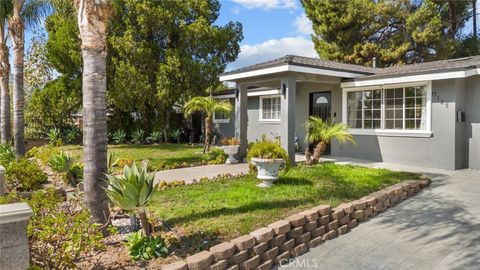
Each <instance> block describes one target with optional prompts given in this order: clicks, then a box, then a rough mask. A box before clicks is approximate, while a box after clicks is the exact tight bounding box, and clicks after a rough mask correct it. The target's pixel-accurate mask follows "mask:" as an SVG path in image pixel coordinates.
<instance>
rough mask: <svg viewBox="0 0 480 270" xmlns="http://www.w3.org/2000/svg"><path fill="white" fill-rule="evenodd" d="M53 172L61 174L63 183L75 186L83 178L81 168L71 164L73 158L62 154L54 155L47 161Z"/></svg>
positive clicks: (77, 164) (76, 164)
mask: <svg viewBox="0 0 480 270" xmlns="http://www.w3.org/2000/svg"><path fill="white" fill-rule="evenodd" d="M48 166H50V168H52V170H53V171H55V172H58V173H62V174H63V179H64V181H65V183H67V184H69V185H71V186H76V185H77V184H78V183H79V182H80V181H81V179H82V178H83V166H82V165H81V164H79V163H75V162H73V158H72V157H70V156H69V155H67V154H66V153H64V152H61V153H60V154H58V155H54V156H52V157H51V158H50V160H49V161H48Z"/></svg>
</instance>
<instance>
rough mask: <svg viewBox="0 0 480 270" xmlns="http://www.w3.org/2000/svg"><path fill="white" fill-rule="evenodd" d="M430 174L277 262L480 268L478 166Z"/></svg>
mask: <svg viewBox="0 0 480 270" xmlns="http://www.w3.org/2000/svg"><path fill="white" fill-rule="evenodd" d="M429 176H430V177H431V178H432V180H433V182H432V184H431V186H430V187H429V188H426V189H424V190H423V191H421V192H420V193H419V194H417V195H416V196H414V197H412V198H409V199H408V200H406V201H404V202H402V203H400V204H399V205H397V206H395V207H393V208H391V209H388V210H387V211H386V212H384V213H382V214H381V215H379V216H377V217H375V218H373V219H371V220H369V221H367V222H364V223H361V224H360V225H359V226H358V227H356V228H354V229H353V230H352V231H351V232H350V233H348V234H345V235H342V236H340V237H338V238H336V239H333V240H330V241H327V242H325V243H324V244H323V245H320V246H318V247H316V248H314V249H312V250H310V252H307V253H305V254H304V255H302V256H300V257H297V258H296V259H295V260H292V261H290V263H289V264H287V265H285V266H283V267H281V268H287V269H335V270H336V269H416V270H417V269H435V270H437V269H480V171H475V170H461V171H454V172H453V171H450V172H447V174H430V175H429Z"/></svg>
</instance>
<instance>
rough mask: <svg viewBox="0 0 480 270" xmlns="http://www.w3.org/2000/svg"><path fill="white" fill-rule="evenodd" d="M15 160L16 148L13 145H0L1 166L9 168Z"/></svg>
mask: <svg viewBox="0 0 480 270" xmlns="http://www.w3.org/2000/svg"><path fill="white" fill-rule="evenodd" d="M14 160H15V148H13V144H12V143H9V142H7V143H2V144H0V164H1V165H2V166H4V167H7V166H8V164H10V163H11V162H12V161H14Z"/></svg>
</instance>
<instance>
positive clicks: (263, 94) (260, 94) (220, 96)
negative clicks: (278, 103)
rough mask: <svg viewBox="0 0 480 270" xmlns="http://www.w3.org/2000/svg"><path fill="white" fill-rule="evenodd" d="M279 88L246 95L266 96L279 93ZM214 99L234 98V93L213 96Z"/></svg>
mask: <svg viewBox="0 0 480 270" xmlns="http://www.w3.org/2000/svg"><path fill="white" fill-rule="evenodd" d="M280 94H281V93H280V90H279V89H271V90H264V91H255V92H248V93H247V96H249V97H258V96H267V95H280ZM213 98H214V99H228V98H235V94H226V95H218V96H213Z"/></svg>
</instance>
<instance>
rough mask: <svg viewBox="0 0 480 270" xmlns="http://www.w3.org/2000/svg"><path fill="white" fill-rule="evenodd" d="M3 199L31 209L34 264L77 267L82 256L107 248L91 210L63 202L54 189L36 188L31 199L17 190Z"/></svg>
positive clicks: (32, 257)
mask: <svg viewBox="0 0 480 270" xmlns="http://www.w3.org/2000/svg"><path fill="white" fill-rule="evenodd" d="M0 198H1V197H0ZM2 199H3V200H4V201H1V200H0V203H14V202H18V201H25V202H26V203H28V204H29V205H30V207H31V208H32V211H33V216H32V217H31V218H30V222H29V223H28V229H27V233H28V240H29V247H30V256H31V261H32V262H33V264H34V265H33V267H40V269H76V268H77V266H76V262H77V261H78V259H79V258H80V257H81V256H82V255H84V254H86V253H88V252H91V251H95V250H103V249H104V248H105V246H104V244H103V242H102V239H103V236H102V233H101V228H100V227H99V226H98V225H96V224H92V223H91V222H90V213H89V212H88V210H86V209H84V208H83V207H82V204H81V202H78V201H74V200H71V201H69V202H63V198H60V197H59V196H58V195H57V193H56V191H55V189H53V188H49V189H46V190H39V191H35V192H34V193H33V194H32V197H31V198H30V199H20V198H19V197H18V196H17V195H16V194H15V193H10V195H8V196H6V197H3V198H2ZM7 200H8V201H7Z"/></svg>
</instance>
